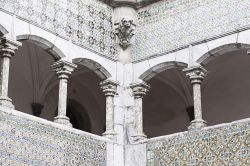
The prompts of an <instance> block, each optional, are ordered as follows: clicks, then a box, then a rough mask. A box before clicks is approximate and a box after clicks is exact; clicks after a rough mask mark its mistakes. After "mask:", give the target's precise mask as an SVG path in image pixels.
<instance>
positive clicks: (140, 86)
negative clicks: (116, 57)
mask: <svg viewBox="0 0 250 166" xmlns="http://www.w3.org/2000/svg"><path fill="white" fill-rule="evenodd" d="M130 88H131V89H132V90H133V94H134V102H135V105H134V108H135V129H136V134H135V135H134V136H133V137H134V141H141V140H144V139H145V138H146V135H145V134H144V132H143V110H142V99H143V96H145V95H146V93H147V92H148V91H149V89H150V86H149V85H148V84H147V83H145V82H141V83H135V84H131V85H130Z"/></svg>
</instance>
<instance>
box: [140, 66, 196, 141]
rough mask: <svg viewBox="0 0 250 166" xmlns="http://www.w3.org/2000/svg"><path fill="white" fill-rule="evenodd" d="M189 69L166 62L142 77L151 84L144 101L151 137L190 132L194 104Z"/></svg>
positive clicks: (144, 115) (148, 134) (147, 131)
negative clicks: (188, 75)
mask: <svg viewBox="0 0 250 166" xmlns="http://www.w3.org/2000/svg"><path fill="white" fill-rule="evenodd" d="M185 67H187V65H186V64H184V63H181V62H165V63H161V64H159V65H157V66H154V67H152V68H151V69H149V70H147V71H146V72H145V73H143V74H142V75H141V76H140V78H141V79H143V80H144V81H147V82H148V83H149V84H150V85H151V89H150V91H149V92H148V94H147V95H146V96H145V97H144V99H143V118H144V131H145V134H146V135H147V136H148V137H149V138H150V137H156V136H160V135H167V134H172V133H176V132H181V131H186V130H187V127H188V126H189V122H190V119H189V114H190V113H189V112H188V111H190V107H192V106H193V103H192V95H191V93H192V92H191V85H190V82H189V80H188V79H187V77H186V76H185V74H184V73H183V71H182V70H183V68H185ZM152 117H154V118H152Z"/></svg>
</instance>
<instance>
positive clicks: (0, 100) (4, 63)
mask: <svg viewBox="0 0 250 166" xmlns="http://www.w3.org/2000/svg"><path fill="white" fill-rule="evenodd" d="M21 45H22V43H20V42H18V41H14V40H11V39H8V38H6V37H4V38H1V39H0V57H1V64H0V65H1V75H0V81H1V84H0V87H1V88H0V105H1V106H5V107H9V108H12V109H14V105H13V104H12V100H11V99H10V98H9V97H8V86H9V70H10V59H11V57H12V56H14V55H15V51H16V50H17V49H18V47H20V46H21Z"/></svg>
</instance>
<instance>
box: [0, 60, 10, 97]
mask: <svg viewBox="0 0 250 166" xmlns="http://www.w3.org/2000/svg"><path fill="white" fill-rule="evenodd" d="M9 68H10V57H8V56H4V57H3V58H2V60H1V83H2V85H1V91H0V93H1V96H2V97H7V96H8V87H9Z"/></svg>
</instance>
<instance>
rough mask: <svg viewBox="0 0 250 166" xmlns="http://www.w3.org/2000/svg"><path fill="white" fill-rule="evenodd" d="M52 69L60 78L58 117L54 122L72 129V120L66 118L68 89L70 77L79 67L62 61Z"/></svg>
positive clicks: (56, 63)
mask: <svg viewBox="0 0 250 166" xmlns="http://www.w3.org/2000/svg"><path fill="white" fill-rule="evenodd" d="M51 67H52V68H53V69H54V71H55V72H56V75H57V76H58V78H59V93H58V95H59V96H58V115H57V116H56V117H55V118H54V122H56V123H60V124H63V125H67V126H69V127H72V124H71V123H70V119H69V118H68V117H67V116H66V115H67V88H68V79H69V76H70V75H71V74H72V72H73V71H74V69H75V68H76V67H77V66H76V65H75V64H72V63H70V62H67V61H64V60H60V61H58V62H55V63H54V64H53V65H52V66H51Z"/></svg>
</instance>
